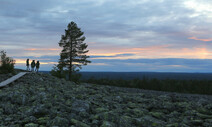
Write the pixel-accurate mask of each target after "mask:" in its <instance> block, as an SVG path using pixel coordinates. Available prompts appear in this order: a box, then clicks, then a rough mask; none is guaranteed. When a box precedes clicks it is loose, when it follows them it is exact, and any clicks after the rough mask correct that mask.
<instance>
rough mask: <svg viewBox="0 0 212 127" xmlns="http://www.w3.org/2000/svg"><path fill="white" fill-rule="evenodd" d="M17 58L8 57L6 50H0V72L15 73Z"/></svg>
mask: <svg viewBox="0 0 212 127" xmlns="http://www.w3.org/2000/svg"><path fill="white" fill-rule="evenodd" d="M14 65H15V60H13V58H11V57H8V56H7V54H6V52H5V51H0V74H1V73H3V74H6V73H13V72H14Z"/></svg>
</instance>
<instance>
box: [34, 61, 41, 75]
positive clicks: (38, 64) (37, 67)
mask: <svg viewBox="0 0 212 127" xmlns="http://www.w3.org/2000/svg"><path fill="white" fill-rule="evenodd" d="M35 66H36V68H35V71H36V72H38V70H39V68H40V62H39V61H37V63H36V65H35Z"/></svg>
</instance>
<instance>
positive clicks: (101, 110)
mask: <svg viewBox="0 0 212 127" xmlns="http://www.w3.org/2000/svg"><path fill="white" fill-rule="evenodd" d="M107 111H108V109H106V108H103V107H99V108H96V109H95V110H94V112H95V113H101V112H107Z"/></svg>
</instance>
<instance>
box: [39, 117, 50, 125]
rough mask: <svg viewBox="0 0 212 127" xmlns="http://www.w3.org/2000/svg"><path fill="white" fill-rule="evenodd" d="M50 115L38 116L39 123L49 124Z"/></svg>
mask: <svg viewBox="0 0 212 127" xmlns="http://www.w3.org/2000/svg"><path fill="white" fill-rule="evenodd" d="M49 119H50V118H49V117H40V118H38V120H37V121H38V123H39V124H41V125H46V124H47V122H48V121H49Z"/></svg>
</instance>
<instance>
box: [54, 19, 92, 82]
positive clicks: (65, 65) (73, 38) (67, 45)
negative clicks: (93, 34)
mask: <svg viewBox="0 0 212 127" xmlns="http://www.w3.org/2000/svg"><path fill="white" fill-rule="evenodd" d="M83 34H84V32H82V31H81V29H80V28H78V26H77V24H76V23H75V22H73V21H72V22H71V23H69V24H68V27H67V29H66V30H65V35H62V36H61V40H60V42H59V46H60V47H62V48H63V50H62V51H61V53H60V59H59V62H58V63H59V64H58V65H57V66H58V67H60V68H58V70H60V71H61V69H62V70H67V71H68V73H69V80H72V79H73V73H74V72H76V71H79V69H81V68H82V67H81V66H82V65H87V63H90V62H91V61H89V60H87V58H89V56H87V55H86V53H87V52H88V51H89V50H86V48H87V47H88V45H87V44H86V43H84V40H85V36H83Z"/></svg>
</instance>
